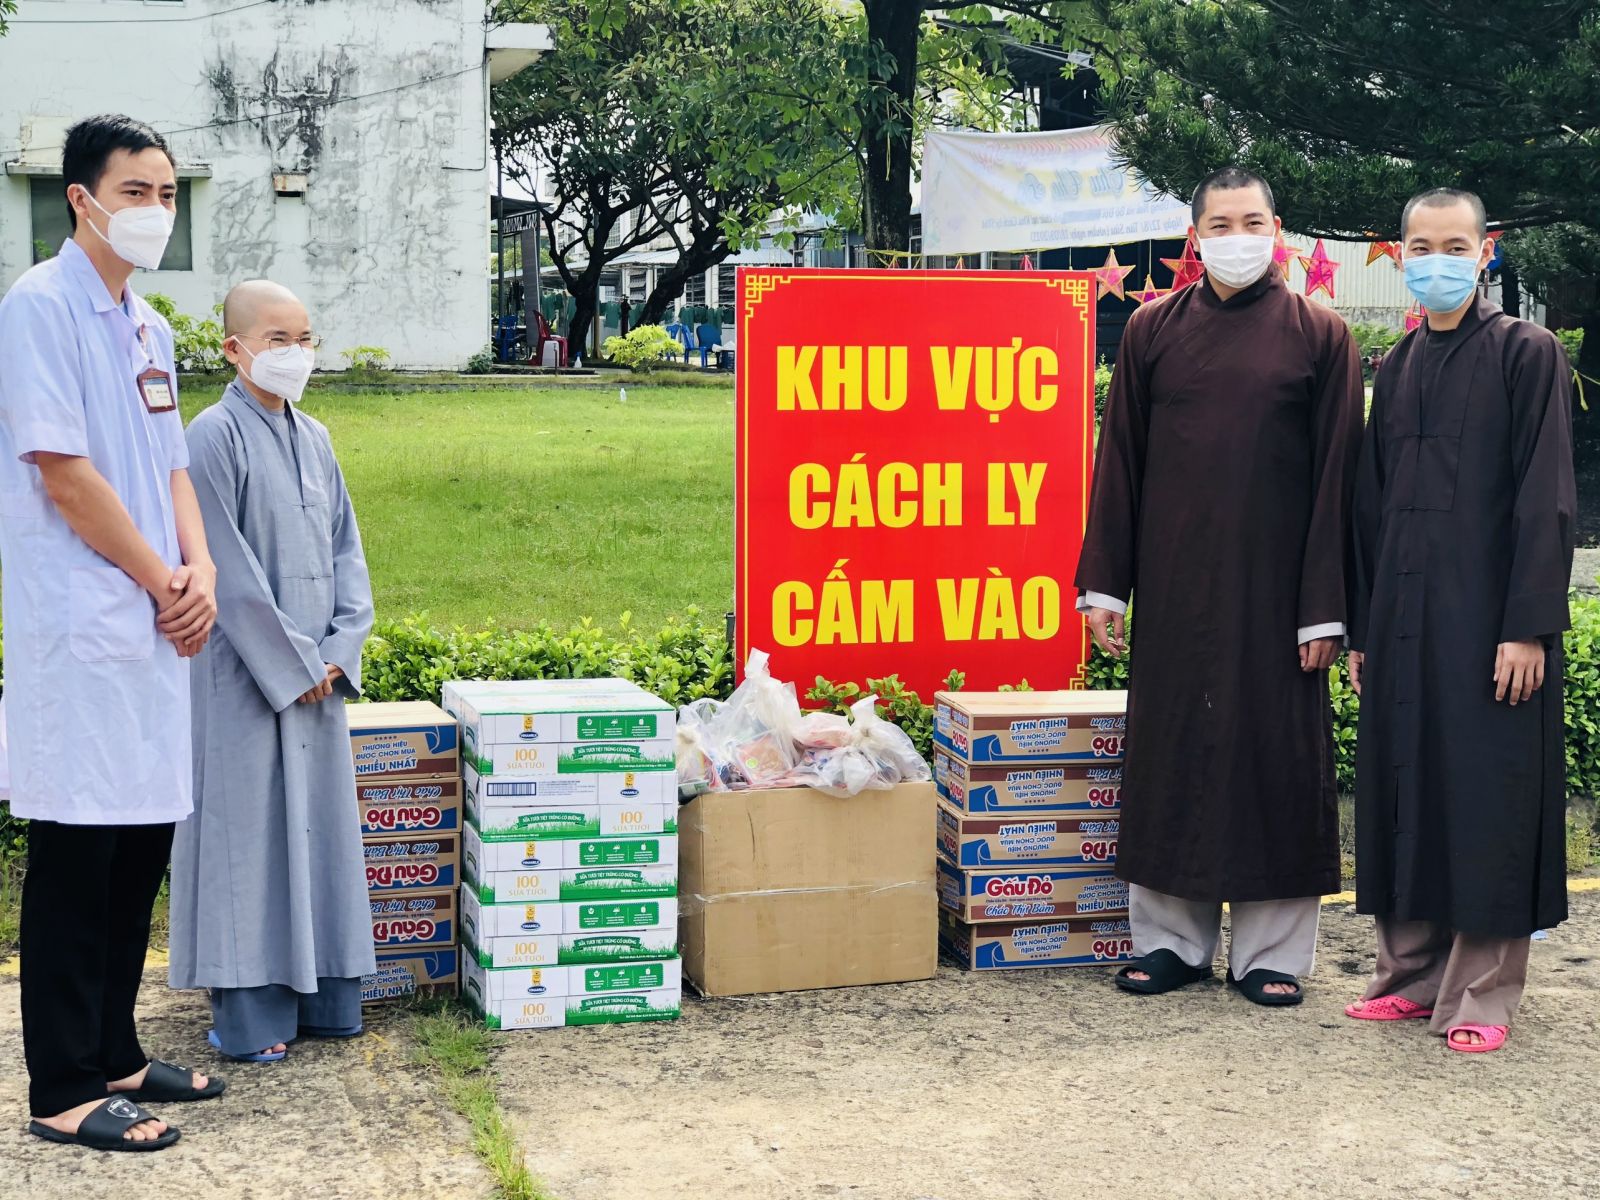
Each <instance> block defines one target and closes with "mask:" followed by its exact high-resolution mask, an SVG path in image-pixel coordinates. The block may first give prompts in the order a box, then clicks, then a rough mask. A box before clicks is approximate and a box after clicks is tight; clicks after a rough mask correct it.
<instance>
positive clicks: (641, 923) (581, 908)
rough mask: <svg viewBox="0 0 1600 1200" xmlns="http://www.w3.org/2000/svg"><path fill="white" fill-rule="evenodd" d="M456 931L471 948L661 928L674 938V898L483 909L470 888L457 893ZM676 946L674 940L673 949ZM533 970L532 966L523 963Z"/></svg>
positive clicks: (675, 905) (676, 902) (675, 913)
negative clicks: (508, 941)
mask: <svg viewBox="0 0 1600 1200" xmlns="http://www.w3.org/2000/svg"><path fill="white" fill-rule="evenodd" d="M461 928H462V932H463V934H464V935H465V936H466V937H467V939H468V940H469V941H471V942H472V944H473V945H475V946H478V947H480V948H481V947H482V946H483V945H484V942H485V941H486V940H488V939H493V938H528V937H535V936H544V937H549V936H552V935H561V934H566V935H571V936H574V937H576V936H585V935H594V936H603V935H605V934H608V933H613V932H619V933H633V932H635V931H637V930H646V929H664V930H666V931H668V932H669V933H672V934H673V936H674V938H676V931H677V928H678V901H677V899H676V897H672V898H658V899H652V900H597V901H593V902H583V901H574V902H570V903H569V902H566V901H556V902H554V903H520V904H485V903H483V901H482V900H481V899H480V898H479V897H478V895H477V894H476V893H475V892H474V891H473V889H471V888H464V889H463V890H462V892H461ZM675 944H676V942H675V941H674V945H675ZM528 965H534V964H528Z"/></svg>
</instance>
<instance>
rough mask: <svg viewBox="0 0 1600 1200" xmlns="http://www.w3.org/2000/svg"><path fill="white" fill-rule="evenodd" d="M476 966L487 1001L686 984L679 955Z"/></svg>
mask: <svg viewBox="0 0 1600 1200" xmlns="http://www.w3.org/2000/svg"><path fill="white" fill-rule="evenodd" d="M473 969H474V970H475V971H477V972H479V973H481V974H482V977H483V983H482V988H483V990H482V996H483V999H485V1000H525V999H527V998H528V997H529V996H605V995H611V994H614V993H616V992H659V991H661V990H662V989H664V988H667V989H671V990H672V991H678V990H679V989H680V988H681V987H682V986H683V964H682V962H681V961H679V960H678V959H676V958H657V959H648V960H646V961H643V962H634V963H618V964H614V965H606V966H590V967H576V966H574V967H484V966H483V965H482V964H481V963H478V962H476V961H474V962H473Z"/></svg>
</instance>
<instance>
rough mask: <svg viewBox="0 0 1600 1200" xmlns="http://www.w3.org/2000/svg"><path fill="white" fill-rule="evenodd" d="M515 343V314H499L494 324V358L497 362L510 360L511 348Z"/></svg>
mask: <svg viewBox="0 0 1600 1200" xmlns="http://www.w3.org/2000/svg"><path fill="white" fill-rule="evenodd" d="M516 341H517V314H516V313H501V314H500V317H499V319H498V320H497V321H496V322H495V333H494V356H495V360H496V361H497V362H503V363H508V362H510V361H511V360H512V347H513V346H514V345H515V344H516Z"/></svg>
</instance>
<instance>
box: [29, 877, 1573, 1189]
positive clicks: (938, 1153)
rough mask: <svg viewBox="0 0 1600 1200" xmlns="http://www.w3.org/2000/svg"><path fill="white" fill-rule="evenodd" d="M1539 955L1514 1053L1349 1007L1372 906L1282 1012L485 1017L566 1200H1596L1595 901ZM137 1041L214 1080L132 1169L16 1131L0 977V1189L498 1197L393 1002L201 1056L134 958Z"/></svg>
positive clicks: (951, 975)
mask: <svg viewBox="0 0 1600 1200" xmlns="http://www.w3.org/2000/svg"><path fill="white" fill-rule="evenodd" d="M1572 904H1573V919H1572V920H1571V921H1570V922H1569V923H1568V924H1566V925H1564V926H1562V927H1561V928H1560V929H1559V930H1557V931H1555V932H1554V933H1553V934H1552V935H1551V937H1550V939H1549V940H1547V941H1542V942H1538V943H1536V944H1535V947H1534V958H1533V975H1532V981H1531V984H1530V987H1529V990H1528V995H1527V998H1526V1000H1525V1001H1524V1004H1523V1009H1522V1012H1521V1015H1520V1018H1519V1023H1518V1025H1517V1027H1516V1028H1515V1029H1514V1031H1513V1033H1512V1039H1511V1042H1510V1044H1509V1045H1508V1046H1507V1048H1506V1049H1505V1050H1504V1051H1501V1052H1500V1053H1498V1054H1495V1055H1486V1056H1467V1055H1456V1054H1451V1053H1449V1052H1448V1051H1446V1050H1445V1049H1444V1047H1443V1045H1442V1043H1441V1042H1440V1041H1439V1040H1437V1039H1435V1038H1432V1037H1429V1036H1428V1035H1427V1033H1426V1032H1425V1031H1424V1030H1423V1029H1421V1028H1419V1027H1417V1026H1415V1025H1411V1024H1405V1025H1400V1026H1398V1027H1397V1026H1393V1025H1358V1024H1356V1023H1354V1022H1351V1021H1349V1020H1347V1019H1346V1018H1345V1017H1344V1016H1343V1015H1342V1014H1341V1009H1342V1007H1343V1005H1344V1004H1345V1003H1346V1002H1347V1001H1348V1000H1350V999H1352V998H1354V997H1355V996H1356V995H1357V994H1358V993H1359V991H1360V989H1361V987H1362V986H1363V983H1364V980H1365V977H1366V974H1367V972H1368V971H1369V970H1370V968H1371V965H1372V931H1371V923H1370V921H1368V920H1367V919H1365V918H1361V917H1357V916H1356V915H1355V914H1354V913H1353V912H1352V911H1351V910H1350V909H1349V908H1348V907H1345V906H1340V905H1335V906H1331V907H1329V908H1327V909H1325V910H1324V918H1323V934H1322V953H1321V961H1320V963H1319V966H1318V970H1317V973H1316V976H1315V977H1314V978H1313V980H1312V981H1311V986H1310V987H1309V989H1308V993H1307V1000H1306V1003H1305V1005H1304V1006H1303V1007H1301V1008H1300V1009H1297V1010H1296V1009H1290V1010H1284V1011H1268V1010H1264V1009H1258V1008H1255V1007H1254V1006H1252V1005H1250V1004H1248V1003H1247V1002H1245V1001H1244V1000H1243V999H1241V998H1239V997H1238V996H1237V995H1234V994H1232V993H1229V992H1226V991H1224V989H1223V988H1222V986H1221V985H1220V984H1208V985H1202V986H1200V987H1198V988H1194V989H1191V990H1190V991H1188V992H1185V993H1179V994H1178V995H1176V996H1171V997H1166V998H1150V999H1146V998H1134V997H1125V996H1122V995H1120V994H1118V993H1116V992H1114V991H1113V990H1112V989H1111V987H1110V985H1109V984H1108V983H1107V981H1106V973H1105V972H1103V971H1056V972H1026V971H1024V972H1014V973H1004V974H1001V973H996V974H992V975H970V974H965V973H963V972H960V971H957V970H954V969H952V968H949V967H941V969H940V972H939V976H938V978H936V979H934V980H930V981H928V982H926V983H918V984H907V985H901V986H896V987H884V988H862V989H854V990H846V991H833V992H809V993H796V994H791V995H784V996H772V997H759V998H753V999H737V1000H719V1001H692V1002H688V1003H687V1004H686V1010H685V1013H684V1017H683V1019H682V1020H680V1021H677V1022H672V1023H664V1024H660V1025H648V1026H634V1027H611V1028H606V1027H601V1028H588V1029H571V1030H553V1031H549V1032H544V1033H509V1034H503V1035H499V1036H498V1039H497V1040H498V1045H499V1049H498V1051H497V1053H496V1058H495V1068H494V1069H495V1073H496V1076H497V1079H498V1083H499V1091H500V1097H501V1101H502V1103H503V1105H504V1106H505V1108H506V1109H507V1110H508V1113H509V1115H510V1118H511V1122H512V1125H513V1127H514V1128H515V1129H516V1131H517V1133H518V1135H519V1137H520V1139H521V1141H522V1143H523V1145H524V1146H525V1147H526V1150H527V1157H528V1162H529V1165H530V1166H531V1167H532V1168H533V1170H534V1171H535V1172H536V1173H537V1174H538V1175H540V1176H541V1177H542V1178H543V1180H544V1181H545V1183H546V1184H547V1185H548V1186H549V1189H550V1192H551V1194H552V1195H553V1196H554V1197H557V1198H558V1200H779V1198H784V1200H787V1198H790V1197H796V1198H799V1197H805V1198H807V1200H810V1198H814V1197H828V1196H839V1197H852V1198H856V1200H1011V1198H1012V1197H1018V1198H1020V1197H1027V1198H1028V1200H1041V1198H1043V1200H1055V1198H1057V1197H1068V1196H1071V1197H1082V1198H1085V1200H1092V1198H1095V1197H1101V1196H1107V1197H1109V1196H1116V1197H1119V1200H1120V1198H1126V1197H1130V1196H1149V1197H1156V1198H1158V1200H1168V1198H1171V1197H1180V1196H1181V1197H1184V1198H1185V1200H1200V1198H1205V1197H1227V1198H1228V1200H1236V1198H1242V1197H1256V1196H1262V1197H1264V1196H1268V1195H1272V1196H1284V1197H1296V1198H1301V1197H1311V1198H1316V1197H1330V1198H1332V1197H1338V1198H1339V1200H1350V1198H1374V1200H1388V1198H1390V1197H1405V1198H1406V1200H1429V1198H1432V1197H1471V1198H1473V1200H1519V1198H1521V1197H1529V1198H1533V1197H1538V1198H1540V1200H1561V1198H1565V1197H1574V1198H1576V1197H1588V1196H1594V1195H1597V1194H1600V1148H1597V1142H1596V1136H1595V1130H1597V1129H1600V1028H1597V1024H1596V1017H1597V1013H1600V892H1588V893H1583V894H1575V895H1574V896H1573V897H1572ZM148 984H149V986H148V987H147V989H146V991H145V994H144V997H143V1001H142V1009H143V1012H144V1029H145V1031H146V1036H147V1039H148V1042H149V1044H150V1047H151V1049H152V1050H153V1051H155V1052H156V1053H158V1054H160V1055H162V1056H166V1057H171V1058H174V1059H177V1060H178V1061H185V1060H187V1061H188V1062H190V1063H191V1064H193V1065H198V1066H199V1067H201V1068H202V1069H203V1070H211V1069H216V1070H219V1071H223V1072H225V1073H226V1074H227V1075H228V1077H229V1080H230V1083H231V1086H230V1089H229V1092H228V1095H227V1096H226V1097H225V1098H224V1099H223V1100H221V1101H219V1102H215V1103H207V1104H200V1105H190V1106H182V1105H169V1106H166V1108H165V1109H164V1110H163V1111H164V1112H165V1113H166V1115H168V1116H169V1117H171V1118H173V1119H174V1121H175V1122H176V1123H180V1124H181V1125H182V1126H183V1128H184V1130H185V1137H184V1140H183V1141H182V1142H181V1143H180V1144H179V1145H178V1146H177V1147H175V1148H174V1149H172V1150H169V1151H166V1152H164V1153H162V1154H161V1155H158V1156H155V1161H151V1160H149V1159H147V1158H146V1157H144V1156H135V1155H97V1154H92V1153H90V1152H87V1151H78V1150H72V1149H67V1148H63V1147H55V1146H48V1145H45V1144H44V1143H42V1142H38V1141H36V1140H34V1139H32V1138H30V1137H28V1136H27V1135H26V1134H25V1133H24V1132H23V1131H22V1125H23V1122H24V1120H25V1113H26V1102H25V1076H24V1073H23V1071H22V1069H21V1057H22V1051H21V1037H20V1031H19V1029H18V1013H17V985H16V977H15V974H10V975H5V974H3V973H0V1062H4V1063H6V1064H7V1068H6V1070H5V1071H4V1072H0V1110H3V1111H4V1112H5V1113H6V1114H8V1115H7V1116H6V1117H5V1118H4V1120H3V1121H0V1196H6V1197H10V1196H17V1197H19V1198H20V1197H28V1198H30V1200H100V1198H102V1197H103V1198H106V1200H113V1198H115V1200H145V1198H147V1197H149V1198H155V1197H161V1198H163V1200H164V1198H165V1197H169V1196H174V1195H179V1196H185V1197H203V1198H207V1200H209V1198H211V1197H241V1198H244V1200H300V1198H301V1197H317V1198H319V1200H320V1198H323V1197H326V1198H329V1200H345V1198H347V1197H361V1198H365V1197H374V1198H378V1197H381V1198H383V1200H412V1198H413V1197H429V1198H432V1197H439V1198H448V1200H457V1198H461V1200H480V1198H487V1197H489V1196H491V1195H492V1194H493V1190H492V1185H491V1183H490V1181H489V1179H488V1176H487V1175H486V1173H485V1172H484V1171H483V1170H482V1169H481V1168H480V1167H479V1165H478V1163H477V1162H476V1160H475V1159H474V1158H473V1156H472V1153H471V1150H470V1148H469V1146H470V1139H469V1136H468V1132H467V1130H466V1128H465V1126H464V1125H463V1123H462V1122H461V1121H460V1119H459V1118H457V1117H455V1116H454V1115H453V1114H451V1113H450V1112H449V1111H448V1109H447V1107H446V1105H445V1104H444V1103H443V1101H442V1100H441V1098H440V1096H439V1094H438V1091H437V1084H436V1082H435V1079H434V1077H433V1076H432V1075H430V1074H429V1073H428V1072H426V1071H424V1070H423V1069H422V1068H420V1067H418V1066H416V1065H414V1064H413V1061H412V1057H411V1053H412V1047H411V1045H410V1042H409V1040H408V1037H407V1033H406V1021H405V1019H404V1017H403V1016H401V1015H398V1014H392V1013H391V1014H386V1015H381V1016H378V1017H377V1018H376V1019H375V1020H374V1021H373V1023H372V1028H371V1029H370V1030H369V1032H368V1033H367V1034H366V1035H364V1036H363V1037H362V1038H360V1039H358V1040H357V1041H355V1042H353V1043H349V1044H343V1045H341V1044H337V1043H322V1044H312V1045H306V1046H297V1047H296V1048H295V1054H294V1056H293V1058H292V1059H291V1061H290V1062H289V1063H287V1064H284V1065H281V1066H275V1067H246V1066H244V1065H242V1064H227V1065H226V1066H224V1065H222V1064H221V1063H219V1062H218V1060H217V1058H216V1056H215V1055H213V1054H212V1053H211V1052H210V1051H209V1050H206V1049H204V1046H203V1039H204V1035H205V1030H206V1027H207V1025H208V1021H207V1014H206V1008H205V1005H204V1003H203V1001H202V999H201V998H200V997H199V996H198V995H196V994H193V993H172V992H168V991H167V990H166V988H165V987H164V986H162V979H161V973H160V972H159V971H158V970H152V972H151V974H150V976H149V978H148Z"/></svg>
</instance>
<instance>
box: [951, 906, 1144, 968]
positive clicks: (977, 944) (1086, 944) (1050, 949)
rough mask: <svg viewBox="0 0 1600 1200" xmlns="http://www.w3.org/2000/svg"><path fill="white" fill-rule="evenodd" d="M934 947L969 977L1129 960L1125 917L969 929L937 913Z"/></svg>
mask: <svg viewBox="0 0 1600 1200" xmlns="http://www.w3.org/2000/svg"><path fill="white" fill-rule="evenodd" d="M939 942H940V945H941V946H942V947H943V949H944V950H945V952H946V953H947V954H949V955H950V956H951V957H952V958H954V959H955V960H956V962H958V963H960V964H961V965H962V966H963V967H965V968H966V969H967V970H969V971H1008V970H1014V969H1016V968H1018V967H1103V966H1107V965H1109V964H1112V963H1120V962H1130V961H1132V959H1133V958H1134V957H1135V955H1134V953H1133V933H1132V931H1131V929H1130V927H1129V925H1128V919H1127V918H1126V917H1120V918H1118V917H1109V918H1105V919H1094V918H1084V919H1082V920H1075V921H1018V922H1010V923H1001V924H992V925H969V924H966V923H965V922H963V921H958V920H956V918H955V917H953V916H951V915H950V914H949V913H943V914H941V916H940V921H939Z"/></svg>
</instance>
